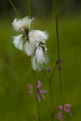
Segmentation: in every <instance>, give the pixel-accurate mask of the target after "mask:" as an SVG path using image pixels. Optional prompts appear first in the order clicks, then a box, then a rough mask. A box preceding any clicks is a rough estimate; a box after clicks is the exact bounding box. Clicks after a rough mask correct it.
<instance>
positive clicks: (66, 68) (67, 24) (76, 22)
mask: <svg viewBox="0 0 81 121" xmlns="http://www.w3.org/2000/svg"><path fill="white" fill-rule="evenodd" d="M33 28H35V29H41V30H47V31H48V33H49V40H48V41H47V47H48V55H49V57H50V63H49V66H50V67H51V70H52V69H53V67H54V66H55V63H56V60H57V45H56V32H55V22H54V19H53V18H51V19H43V20H40V21H37V22H36V23H35V25H34V26H33ZM14 35H16V32H14V31H13V29H12V26H11V21H9V20H7V21H6V22H5V21H4V20H3V21H1V22H0V121H32V98H31V96H30V95H29V93H28V91H29V90H28V87H27V83H31V81H32V69H31V62H30V59H29V57H28V56H26V54H25V53H24V52H21V51H19V50H17V49H16V48H15V47H14V45H13V44H12V36H14ZM59 37H60V53H61V58H62V59H63V60H64V65H61V67H62V85H63V104H64V105H65V104H66V103H70V104H71V105H72V108H71V110H72V113H73V115H72V117H71V118H69V119H67V121H80V119H81V117H80V114H81V97H80V94H81V68H80V66H81V56H80V55H81V17H80V16H71V17H63V18H60V19H59ZM37 80H40V81H42V83H43V87H42V88H43V89H47V90H48V93H47V94H46V102H47V104H48V105H49V106H50V97H49V87H48V81H47V80H46V79H45V77H44V75H43V73H42V72H40V73H38V77H35V79H34V81H37ZM52 85H53V101H54V109H56V111H55V116H54V119H55V120H56V121H57V112H58V106H59V105H60V102H61V97H60V85H59V77H58V70H57V71H56V72H55V75H54V78H53V80H52ZM40 113H41V120H42V121H50V114H49V112H48V110H47V108H46V107H45V104H44V103H43V101H41V102H40Z"/></svg>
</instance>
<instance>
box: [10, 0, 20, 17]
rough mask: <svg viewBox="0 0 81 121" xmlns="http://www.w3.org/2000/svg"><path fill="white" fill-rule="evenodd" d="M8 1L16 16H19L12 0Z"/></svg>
mask: <svg viewBox="0 0 81 121" xmlns="http://www.w3.org/2000/svg"><path fill="white" fill-rule="evenodd" d="M9 2H10V4H11V5H12V7H13V9H14V11H15V13H16V15H17V17H18V18H21V16H20V14H19V12H18V11H17V9H16V7H15V6H14V4H13V2H12V1H11V0H9Z"/></svg>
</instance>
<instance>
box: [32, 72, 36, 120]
mask: <svg viewBox="0 0 81 121" xmlns="http://www.w3.org/2000/svg"><path fill="white" fill-rule="evenodd" d="M32 77H33V79H32V90H33V121H34V120H35V109H34V106H35V103H34V97H35V94H34V71H33V76H32Z"/></svg>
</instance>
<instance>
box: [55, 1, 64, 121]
mask: <svg viewBox="0 0 81 121" xmlns="http://www.w3.org/2000/svg"><path fill="white" fill-rule="evenodd" d="M57 2H58V1H57V0H55V23H56V37H57V52H58V65H59V81H60V92H61V104H62V106H63V97H62V79H61V70H60V68H61V66H60V45H59V30H58V9H57ZM62 121H63V111H62Z"/></svg>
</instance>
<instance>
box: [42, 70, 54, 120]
mask: <svg viewBox="0 0 81 121" xmlns="http://www.w3.org/2000/svg"><path fill="white" fill-rule="evenodd" d="M43 73H44V75H45V77H46V78H47V80H48V82H49V91H50V101H51V121H53V117H54V112H53V94H52V81H51V80H50V78H49V77H48V75H47V74H46V72H45V71H44V70H43Z"/></svg>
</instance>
